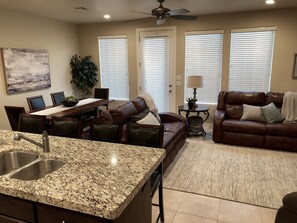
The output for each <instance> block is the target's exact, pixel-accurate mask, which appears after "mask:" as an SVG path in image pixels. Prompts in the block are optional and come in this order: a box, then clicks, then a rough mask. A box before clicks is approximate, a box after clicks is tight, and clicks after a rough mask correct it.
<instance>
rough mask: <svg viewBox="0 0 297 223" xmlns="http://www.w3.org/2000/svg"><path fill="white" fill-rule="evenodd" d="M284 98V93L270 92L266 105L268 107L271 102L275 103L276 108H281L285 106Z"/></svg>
mask: <svg viewBox="0 0 297 223" xmlns="http://www.w3.org/2000/svg"><path fill="white" fill-rule="evenodd" d="M283 98H284V93H277V92H268V93H267V94H266V102H265V104H266V105H268V104H270V103H271V102H273V103H274V104H275V106H276V107H278V108H281V107H282V105H283Z"/></svg>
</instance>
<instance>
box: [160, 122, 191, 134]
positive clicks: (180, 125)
mask: <svg viewBox="0 0 297 223" xmlns="http://www.w3.org/2000/svg"><path fill="white" fill-rule="evenodd" d="M162 124H163V125H164V131H165V132H173V133H177V134H182V133H183V132H185V131H187V125H186V123H184V122H167V123H162Z"/></svg>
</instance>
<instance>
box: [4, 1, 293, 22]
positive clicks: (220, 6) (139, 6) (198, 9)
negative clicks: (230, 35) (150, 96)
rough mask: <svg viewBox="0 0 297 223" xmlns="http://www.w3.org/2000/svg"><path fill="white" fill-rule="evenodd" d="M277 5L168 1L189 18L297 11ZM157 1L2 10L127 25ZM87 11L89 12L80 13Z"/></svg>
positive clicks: (34, 4)
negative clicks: (278, 9)
mask: <svg viewBox="0 0 297 223" xmlns="http://www.w3.org/2000/svg"><path fill="white" fill-rule="evenodd" d="M275 1H276V4H274V5H265V0H165V2H164V3H163V5H164V7H166V8H169V9H171V10H172V9H180V8H186V9H188V10H190V11H191V13H190V14H188V15H197V16H199V15H205V14H214V13H226V12H242V11H254V10H267V9H277V8H292V7H297V0H275ZM158 5H159V3H158V2H157V0H1V1H0V8H2V9H8V10H12V11H17V12H23V13H28V14H33V15H38V16H43V17H47V18H51V19H57V20H61V21H65V22H71V23H93V22H105V19H104V18H103V15H104V14H110V15H111V19H110V21H124V20H134V19H141V18H146V17H148V16H149V15H145V14H140V13H135V12H132V11H140V12H147V13H150V11H151V10H152V9H153V8H156V7H158ZM75 7H85V8H87V9H88V10H77V9H75Z"/></svg>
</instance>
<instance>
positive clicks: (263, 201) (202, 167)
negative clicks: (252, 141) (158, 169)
mask: <svg viewBox="0 0 297 223" xmlns="http://www.w3.org/2000/svg"><path fill="white" fill-rule="evenodd" d="M164 188H169V189H174V190H179V191H185V192H191V193H197V194H201V195H208V196H212V197H217V198H222V199H227V200H232V201H238V202H243V203H248V204H253V205H258V206H264V207H270V208H279V207H280V206H281V205H282V198H283V196H284V195H285V194H287V193H290V192H293V191H297V153H291V152H282V151H272V150H267V149H258V148H249V147H239V146H229V145H223V144H216V143H214V142H213V141H212V140H211V132H208V134H207V136H206V138H201V137H191V138H188V139H187V141H186V143H185V145H184V146H183V148H182V149H181V150H180V152H179V153H178V155H177V157H176V158H175V160H174V161H173V163H172V164H171V165H170V167H169V168H168V169H167V170H166V172H165V174H164Z"/></svg>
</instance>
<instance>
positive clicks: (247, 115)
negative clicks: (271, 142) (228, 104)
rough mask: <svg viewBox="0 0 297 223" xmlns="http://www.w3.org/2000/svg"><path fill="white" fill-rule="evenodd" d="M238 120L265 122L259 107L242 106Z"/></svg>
mask: <svg viewBox="0 0 297 223" xmlns="http://www.w3.org/2000/svg"><path fill="white" fill-rule="evenodd" d="M240 120H245V121H256V122H265V118H264V116H263V114H262V110H261V108H260V107H259V106H253V105H246V104H244V105H243V114H242V117H241V119H240Z"/></svg>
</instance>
